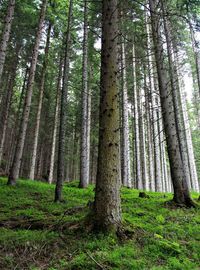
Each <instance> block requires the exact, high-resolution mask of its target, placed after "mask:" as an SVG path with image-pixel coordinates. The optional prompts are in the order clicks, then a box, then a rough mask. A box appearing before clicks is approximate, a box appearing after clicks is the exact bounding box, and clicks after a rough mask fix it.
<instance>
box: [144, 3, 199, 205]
mask: <svg viewBox="0 0 200 270" xmlns="http://www.w3.org/2000/svg"><path fill="white" fill-rule="evenodd" d="M149 4H150V11H151V25H152V34H153V42H154V50H155V58H156V66H157V73H158V82H159V92H160V97H161V106H162V114H163V118H164V127H165V134H166V140H167V149H168V155H169V162H170V168H171V178H172V183H173V188H174V198H173V200H174V202H175V203H177V204H181V205H186V206H193V205H194V203H193V201H192V200H191V197H190V194H189V189H188V186H187V182H186V179H185V175H184V170H183V163H182V160H181V154H180V150H179V141H178V135H177V129H176V120H175V112H174V103H173V98H172V94H171V89H170V88H169V83H168V81H167V78H168V76H167V70H166V66H165V58H164V49H163V43H162V39H161V35H160V19H159V16H158V13H157V12H156V11H157V9H156V7H157V6H158V2H157V1H153V0H149Z"/></svg>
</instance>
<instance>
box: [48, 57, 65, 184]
mask: <svg viewBox="0 0 200 270" xmlns="http://www.w3.org/2000/svg"><path fill="white" fill-rule="evenodd" d="M62 69H63V61H62V59H61V60H60V67H59V74H58V83H57V94H56V108H55V114H54V128H53V136H52V146H51V158H50V167H49V176H48V182H49V184H51V183H52V182H53V175H54V161H55V152H56V137H57V130H58V122H59V119H58V114H59V105H60V90H61V79H62Z"/></svg>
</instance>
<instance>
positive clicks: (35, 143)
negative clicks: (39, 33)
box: [29, 23, 52, 180]
mask: <svg viewBox="0 0 200 270" xmlns="http://www.w3.org/2000/svg"><path fill="white" fill-rule="evenodd" d="M51 29H52V25H51V23H49V26H48V30H47V41H46V47H45V53H44V62H43V67H42V72H41V83H40V89H39V94H40V95H39V103H38V110H37V116H36V126H35V132H34V139H33V152H32V158H31V167H30V174H29V178H30V179H31V180H34V176H35V165H36V157H37V148H38V139H39V129H40V118H41V112H42V102H43V96H44V88H45V78H46V70H47V65H48V55H49V46H50V37H51Z"/></svg>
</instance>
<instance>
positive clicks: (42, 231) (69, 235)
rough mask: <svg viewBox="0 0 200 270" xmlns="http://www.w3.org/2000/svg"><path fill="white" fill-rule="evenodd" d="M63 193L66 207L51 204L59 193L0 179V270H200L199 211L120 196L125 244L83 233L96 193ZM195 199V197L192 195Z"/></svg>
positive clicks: (156, 196)
mask: <svg viewBox="0 0 200 270" xmlns="http://www.w3.org/2000/svg"><path fill="white" fill-rule="evenodd" d="M77 186H78V183H77V182H72V183H69V184H66V185H65V186H64V192H63V198H64V199H65V200H66V202H65V203H61V204H55V203H53V197H54V186H53V185H51V186H50V185H48V184H46V183H41V182H36V181H27V180H20V181H19V182H18V184H17V186H16V187H8V186H6V179H3V178H1V179H0V269H1V270H4V269H6V270H7V269H12V270H14V269H19V270H25V269H31V270H36V269H37V270H43V269H48V270H68V269H71V270H72V269H73V270H79V269H82V270H95V269H105V270H109V269H120V270H123V269H124V270H134V269H138V270H141V269H154V270H158V269H160V270H161V269H173V270H176V269H180V270H184V269H188V270H195V269H200V209H181V208H179V209H169V208H167V207H166V206H165V202H166V201H167V200H170V199H171V198H172V195H171V194H165V195H164V194H162V193H151V192H149V193H148V194H149V195H150V198H149V199H143V198H138V191H136V190H130V189H126V188H123V189H122V210H123V221H124V226H125V228H126V229H127V230H128V231H129V235H128V236H127V238H124V239H119V238H117V237H116V236H113V235H107V236H105V235H103V234H99V235H95V234H93V233H91V232H90V231H89V230H87V228H84V227H83V226H82V224H83V220H84V217H85V216H86V215H87V213H88V207H87V203H88V201H92V200H93V196H94V192H93V189H94V187H93V186H90V187H89V188H88V189H85V190H81V189H78V188H77ZM193 197H194V198H197V197H198V195H197V194H193Z"/></svg>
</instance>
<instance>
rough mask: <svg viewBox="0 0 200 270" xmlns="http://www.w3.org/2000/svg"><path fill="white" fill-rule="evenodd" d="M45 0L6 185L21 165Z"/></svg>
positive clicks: (16, 175)
mask: <svg viewBox="0 0 200 270" xmlns="http://www.w3.org/2000/svg"><path fill="white" fill-rule="evenodd" d="M47 2H48V0H43V2H42V8H41V13H40V19H39V25H38V31H37V35H36V40H35V45H34V49H33V54H32V60H31V67H30V72H29V78H28V85H27V94H26V98H25V103H24V109H23V115H22V119H21V123H20V129H19V134H18V138H17V146H16V149H15V154H14V159H13V162H12V166H11V170H10V173H9V177H8V185H15V184H16V180H17V178H18V177H19V171H20V166H21V160H22V154H23V148H24V142H25V137H26V131H27V125H28V119H29V113H30V106H31V99H32V92H33V84H34V79H35V71H36V65H37V59H38V53H39V44H40V39H41V37H42V29H43V22H44V19H45V13H46V8H47Z"/></svg>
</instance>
